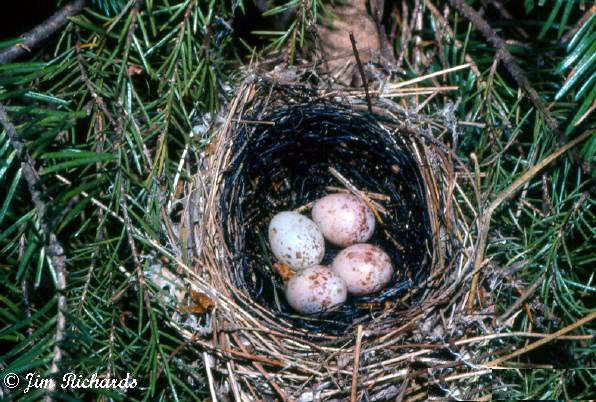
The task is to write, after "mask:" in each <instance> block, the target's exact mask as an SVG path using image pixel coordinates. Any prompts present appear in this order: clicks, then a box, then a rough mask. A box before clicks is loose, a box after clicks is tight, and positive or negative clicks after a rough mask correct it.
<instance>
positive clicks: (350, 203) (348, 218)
mask: <svg viewBox="0 0 596 402" xmlns="http://www.w3.org/2000/svg"><path fill="white" fill-rule="evenodd" d="M312 219H313V221H314V222H315V223H316V224H317V226H318V227H319V229H321V232H322V233H323V236H324V237H325V238H326V239H327V240H328V241H329V242H330V243H333V244H335V245H336V246H340V247H346V246H349V245H352V244H355V243H363V242H365V241H367V240H368V239H370V238H371V236H372V235H373V232H374V231H375V217H374V215H373V213H372V212H371V210H370V209H369V208H368V206H367V205H366V204H365V203H364V201H362V200H361V199H360V198H358V197H356V196H355V195H352V194H347V193H337V194H330V195H327V196H325V197H323V198H321V199H319V200H318V201H317V202H315V204H314V205H313V207H312Z"/></svg>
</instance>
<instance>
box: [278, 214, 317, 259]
mask: <svg viewBox="0 0 596 402" xmlns="http://www.w3.org/2000/svg"><path fill="white" fill-rule="evenodd" d="M269 244H270V245H271V251H272V252H273V255H275V258H277V259H278V260H279V261H280V262H283V263H284V264H287V265H289V266H290V267H291V268H293V269H295V270H301V269H304V268H307V267H310V266H313V265H316V264H318V263H320V262H321V260H323V256H324V255H325V239H324V238H323V235H322V234H321V231H320V230H319V228H318V227H317V225H315V223H314V222H313V221H311V220H310V219H308V218H307V217H306V216H304V215H300V214H299V213H297V212H291V211H285V212H280V213H278V214H276V215H275V216H274V217H273V219H271V222H270V223H269Z"/></svg>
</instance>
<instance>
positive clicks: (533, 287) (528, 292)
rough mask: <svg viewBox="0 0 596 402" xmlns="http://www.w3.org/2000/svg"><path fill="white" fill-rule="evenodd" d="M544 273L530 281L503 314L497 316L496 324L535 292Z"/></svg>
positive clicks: (500, 322) (542, 279)
mask: <svg viewBox="0 0 596 402" xmlns="http://www.w3.org/2000/svg"><path fill="white" fill-rule="evenodd" d="M545 275H546V272H543V273H542V274H540V275H539V276H538V278H536V280H535V281H534V282H533V283H532V285H530V287H529V288H528V289H526V290H525V291H524V293H523V294H522V295H521V296H520V297H519V298H518V299H517V300H516V301H515V303H513V304H512V305H511V306H509V308H508V309H507V311H505V312H504V313H503V314H501V316H499V318H497V325H501V324H502V323H503V322H505V320H506V319H507V318H508V317H509V316H510V315H511V314H513V312H514V311H516V310H517V309H518V308H519V307H520V306H521V305H522V304H524V302H525V301H526V300H528V298H529V297H530V296H532V295H533V294H534V292H536V289H538V287H539V286H540V285H541V284H542V283H543V281H544V277H545Z"/></svg>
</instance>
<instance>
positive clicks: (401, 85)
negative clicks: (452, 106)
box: [387, 63, 471, 90]
mask: <svg viewBox="0 0 596 402" xmlns="http://www.w3.org/2000/svg"><path fill="white" fill-rule="evenodd" d="M470 66H471V64H470V63H466V64H462V65H459V66H455V67H451V68H446V69H444V70H441V71H435V72H434V73H430V74H426V75H422V76H420V77H416V78H413V79H411V80H408V81H402V82H398V83H397V84H390V85H387V88H388V90H392V89H397V88H402V87H405V86H408V85H412V84H416V83H418V82H420V81H424V80H427V79H429V78H433V77H436V76H438V75H443V74H447V73H452V72H454V71H457V70H462V69H464V68H468V67H470ZM429 89H433V87H429Z"/></svg>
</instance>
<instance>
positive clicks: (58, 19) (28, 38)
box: [0, 0, 85, 64]
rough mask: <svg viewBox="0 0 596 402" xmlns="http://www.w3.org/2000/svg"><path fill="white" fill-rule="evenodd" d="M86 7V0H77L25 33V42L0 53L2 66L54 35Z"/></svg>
mask: <svg viewBox="0 0 596 402" xmlns="http://www.w3.org/2000/svg"><path fill="white" fill-rule="evenodd" d="M84 6H85V0H75V1H73V2H72V3H69V4H67V5H65V6H64V7H62V9H60V10H59V11H58V12H56V13H55V14H53V15H52V16H51V17H50V18H48V19H47V20H45V21H44V22H42V23H41V24H39V25H38V26H36V27H35V28H33V29H32V30H30V31H29V32H27V33H25V34H24V35H23V36H22V37H23V41H22V42H19V43H17V44H16V45H14V46H11V47H9V48H8V49H5V50H2V51H0V64H5V63H10V62H11V61H13V60H15V59H17V58H19V57H21V56H22V55H24V54H26V53H27V52H29V51H30V49H31V48H33V47H36V46H38V45H39V44H40V43H41V42H42V41H44V40H45V39H47V38H49V37H50V36H52V34H54V33H55V32H56V31H57V30H58V29H60V27H61V26H62V25H64V24H65V23H66V22H67V21H68V18H69V17H72V16H73V15H75V14H78V13H79V12H80V11H81V10H82V9H83V7H84Z"/></svg>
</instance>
